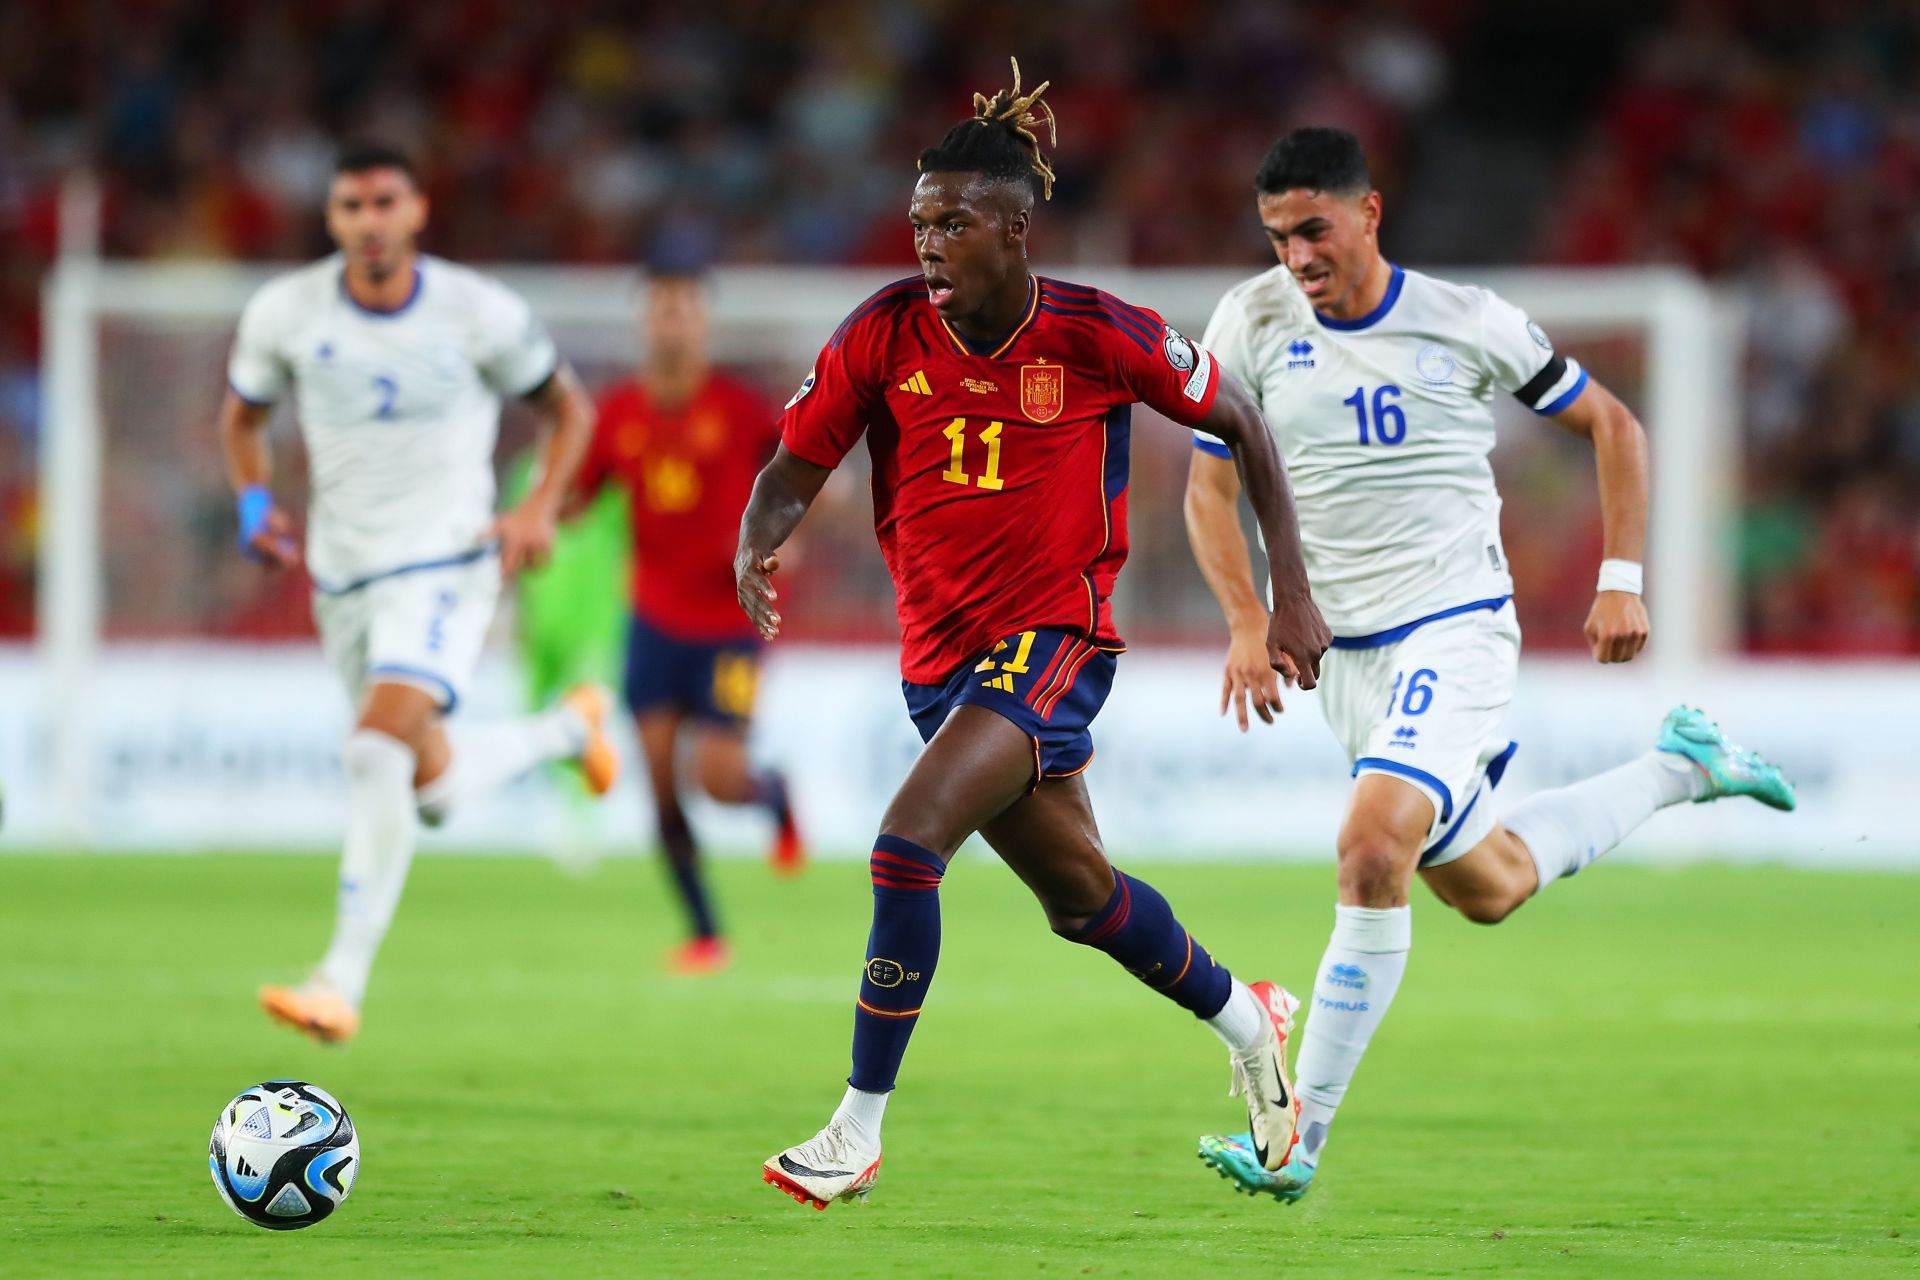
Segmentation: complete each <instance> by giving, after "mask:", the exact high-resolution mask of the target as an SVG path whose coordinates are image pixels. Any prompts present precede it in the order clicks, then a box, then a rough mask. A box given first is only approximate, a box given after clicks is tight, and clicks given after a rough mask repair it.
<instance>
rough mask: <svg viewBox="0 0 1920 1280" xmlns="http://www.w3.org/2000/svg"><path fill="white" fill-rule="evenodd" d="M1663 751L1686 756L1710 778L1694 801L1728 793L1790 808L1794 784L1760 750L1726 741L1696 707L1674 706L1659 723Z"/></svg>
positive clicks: (1771, 806)
mask: <svg viewBox="0 0 1920 1280" xmlns="http://www.w3.org/2000/svg"><path fill="white" fill-rule="evenodd" d="M1655 745H1656V746H1657V747H1658V748H1659V749H1660V750H1661V751H1670V752H1672V753H1673V754H1674V755H1677V756H1685V757H1686V758H1687V759H1688V760H1691V761H1692V762H1693V764H1694V766H1695V767H1696V768H1698V769H1699V770H1700V772H1701V773H1703V774H1705V775H1706V777H1707V793H1706V794H1705V795H1703V796H1697V797H1695V799H1694V803H1695V804H1705V803H1706V802H1707V801H1709V800H1719V799H1722V798H1723V797H1726V796H1752V797H1753V798H1754V799H1755V800H1758V801H1759V802H1760V803H1761V804H1764V805H1766V806H1767V807H1768V808H1770V809H1783V810H1791V809H1792V808H1793V806H1794V804H1795V800H1794V795H1793V784H1792V783H1791V782H1788V781H1787V780H1786V778H1785V777H1784V776H1783V775H1782V774H1781V772H1780V770H1779V769H1778V768H1776V767H1775V766H1774V765H1771V764H1768V763H1767V762H1766V761H1765V760H1763V759H1762V758H1761V757H1760V755H1759V753H1758V752H1754V751H1743V750H1741V749H1740V748H1739V747H1737V746H1735V745H1734V744H1733V743H1731V742H1728V741H1727V737H1726V735H1725V734H1723V733H1721V732H1720V727H1719V726H1718V725H1716V724H1714V722H1713V721H1711V720H1709V719H1707V713H1706V712H1704V711H1701V710H1700V709H1699V708H1697V707H1675V708H1674V709H1673V710H1671V711H1669V712H1667V718H1666V719H1665V720H1662V721H1661V722H1660V740H1659V742H1658V743H1656V744H1655Z"/></svg>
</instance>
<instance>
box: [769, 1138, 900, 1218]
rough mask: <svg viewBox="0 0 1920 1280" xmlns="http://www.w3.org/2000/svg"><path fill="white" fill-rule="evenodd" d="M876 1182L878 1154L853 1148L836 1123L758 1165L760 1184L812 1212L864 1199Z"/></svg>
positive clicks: (852, 1143) (878, 1167)
mask: <svg viewBox="0 0 1920 1280" xmlns="http://www.w3.org/2000/svg"><path fill="white" fill-rule="evenodd" d="M879 1179H880V1153H879V1152H878V1151H863V1150H861V1149H860V1148H858V1147H856V1146H855V1145H854V1142H853V1139H852V1138H851V1137H849V1136H848V1135H847V1131H846V1130H845V1129H843V1128H841V1127H840V1123H839V1122H838V1121H835V1122H833V1123H832V1124H829V1125H828V1126H827V1127H826V1128H824V1129H822V1130H821V1131H820V1132H818V1133H816V1134H814V1135H813V1137H811V1138H809V1139H807V1140H806V1141H805V1142H803V1143H801V1144H800V1145H799V1146H797V1147H788V1148H787V1149H786V1150H785V1151H782V1152H781V1153H780V1154H779V1155H777V1156H775V1157H773V1159H771V1160H769V1161H767V1162H766V1163H765V1164H764V1165H762V1166H760V1180H761V1181H762V1182H765V1183H768V1184H770V1185H772V1186H775V1187H778V1188H780V1190H782V1191H784V1192H786V1193H787V1194H788V1195H790V1196H792V1197H793V1198H794V1199H795V1200H798V1201H799V1202H800V1203H801V1204H810V1205H812V1206H813V1207H814V1208H816V1209H824V1208H826V1207H827V1206H828V1205H829V1204H832V1203H833V1202H834V1201H835V1200H865V1199H866V1198H867V1192H869V1191H871V1190H873V1184H874V1183H875V1182H877V1181H879Z"/></svg>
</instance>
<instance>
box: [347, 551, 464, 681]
mask: <svg viewBox="0 0 1920 1280" xmlns="http://www.w3.org/2000/svg"><path fill="white" fill-rule="evenodd" d="M499 598H500V560H499V557H498V556H495V555H492V554H486V555H481V556H478V557H477V558H475V559H472V560H469V561H466V562H464V563H458V564H451V565H447V564H441V565H434V566H429V567H424V568H418V569H402V570H400V571H397V572H394V573H389V574H386V575H384V576H382V577H378V578H375V579H374V580H373V581H371V582H367V583H365V584H363V585H361V586H358V587H355V588H354V589H353V590H351V591H345V592H341V593H339V594H335V595H329V594H324V593H316V594H315V595H314V598H313V618H314V622H315V624H316V625H317V626H318V628H319V630H320V645H321V648H322V649H323V650H325V652H326V655H327V661H328V662H330V663H331V664H332V665H333V669H334V670H335V671H336V672H338V673H339V676H340V681H341V683H342V684H344V685H345V686H346V690H347V697H348V698H349V699H351V700H352V701H353V702H354V703H355V704H356V705H357V704H358V703H359V700H360V697H361V695H362V694H363V693H364V692H365V691H366V688H367V685H368V684H370V683H373V682H376V681H392V682H397V683H400V684H410V685H414V686H416V687H418V688H420V689H422V690H425V691H426V692H427V693H429V694H431V695H432V696H433V698H434V700H435V701H436V702H437V703H438V704H439V706H440V709H441V710H442V711H452V710H453V709H454V708H455V707H456V706H458V705H459V702H460V699H461V697H462V696H464V695H465V693H466V691H467V689H468V687H469V685H470V684H471V683H472V680H473V672H474V668H475V667H476V666H478V665H479V662H480V651H481V649H482V648H483V647H484V645H485V644H486V639H487V628H488V627H490V626H492V624H493V611H494V606H495V604H496V603H498V601H499Z"/></svg>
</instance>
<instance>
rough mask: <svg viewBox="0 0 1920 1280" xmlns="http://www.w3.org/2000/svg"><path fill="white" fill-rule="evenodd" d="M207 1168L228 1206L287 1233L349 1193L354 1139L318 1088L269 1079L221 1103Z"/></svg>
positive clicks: (356, 1157) (356, 1156)
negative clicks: (230, 1100)
mask: <svg viewBox="0 0 1920 1280" xmlns="http://www.w3.org/2000/svg"><path fill="white" fill-rule="evenodd" d="M207 1167H208V1168H209V1169H211V1170H212V1171H213V1185H214V1187H215V1189H216V1190H218V1191H219V1192H220V1198H221V1199H222V1200H225V1201H226V1202H227V1207H228V1208H230V1209H232V1210H233V1211H234V1212H235V1213H237V1214H239V1215H240V1216H241V1217H243V1218H245V1219H246V1220H247V1221H248V1222H251V1223H253V1224H254V1225H255V1226H258V1227H268V1228H270V1229H272V1230H274V1231H293V1230H296V1229H298V1228H300V1227H310V1226H312V1225H313V1224H314V1223H316V1222H318V1221H320V1219H322V1218H324V1217H326V1216H327V1215H328V1214H330V1213H332V1212H333V1211H334V1209H335V1208H337V1207H338V1206H339V1204H340V1202H341V1201H342V1200H345V1199H346V1198H347V1192H349V1191H351V1190H353V1179H354V1175H355V1174H357V1173H359V1172H360V1138H359V1135H358V1134H356V1133H355V1132H354V1129H353V1120H352V1118H351V1117H349V1116H348V1115H347V1109H346V1108H345V1107H343V1106H341V1105H340V1103H339V1101H338V1100H337V1099H335V1098H334V1096H333V1095H332V1094H330V1093H328V1092H327V1091H326V1090H325V1089H321V1088H318V1087H317V1086H314V1085H310V1084H308V1083H306V1082H305V1081H303V1080H269V1081H267V1082H266V1083H264V1084H257V1085H255V1086H253V1088H251V1089H248V1090H247V1091H246V1092H244V1093H242V1094H241V1095H240V1096H239V1097H237V1098H235V1099H234V1100H233V1101H232V1102H229V1103H228V1104H227V1105H226V1106H224V1107H222V1108H220V1118H219V1119H217V1120H215V1121H214V1122H213V1140H212V1141H211V1142H209V1143H208V1144H207Z"/></svg>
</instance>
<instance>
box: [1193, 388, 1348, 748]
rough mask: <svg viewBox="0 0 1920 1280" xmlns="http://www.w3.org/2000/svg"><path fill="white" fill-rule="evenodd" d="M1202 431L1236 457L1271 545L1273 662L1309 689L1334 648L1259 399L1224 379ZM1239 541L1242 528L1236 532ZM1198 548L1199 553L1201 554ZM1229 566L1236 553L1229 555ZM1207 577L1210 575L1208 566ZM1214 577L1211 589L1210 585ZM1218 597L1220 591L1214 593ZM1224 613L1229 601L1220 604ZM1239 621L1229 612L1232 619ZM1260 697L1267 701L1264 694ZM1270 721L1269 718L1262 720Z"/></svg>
mask: <svg viewBox="0 0 1920 1280" xmlns="http://www.w3.org/2000/svg"><path fill="white" fill-rule="evenodd" d="M1196 426H1197V427H1198V428H1199V430H1201V431H1204V432H1206V433H1207V434H1208V435H1211V436H1214V437H1216V438H1217V439H1219V440H1220V441H1221V443H1223V444H1225V445H1226V446H1227V449H1228V451H1229V452H1230V453H1231V454H1232V455H1233V457H1232V469H1233V471H1234V473H1235V476H1236V478H1237V480H1238V481H1239V483H1240V485H1241V486H1242V487H1244V488H1245V490H1246V493H1247V500H1248V502H1249V503H1251V504H1252V506H1253V514H1254V518H1255V519H1256V520H1258V521H1259V523H1260V534H1261V537H1262V538H1263V539H1264V540H1265V542H1266V547H1267V561H1268V565H1269V569H1270V577H1271V580H1272V583H1273V617H1272V618H1271V620H1270V621H1269V622H1268V624H1267V637H1266V640H1267V660H1268V662H1269V663H1270V664H1271V666H1272V669H1273V670H1275V671H1278V672H1280V673H1281V674H1283V675H1284V676H1286V677H1287V680H1288V681H1289V683H1297V684H1298V685H1299V686H1300V687H1301V688H1302V689H1311V688H1313V687H1314V685H1315V684H1317V683H1318V682H1319V678H1320V656H1321V655H1322V654H1324V653H1325V652H1326V651H1327V646H1328V645H1330V644H1331V643H1333V633H1332V631H1330V630H1329V629H1328V627H1327V624H1326V621H1325V619H1323V618H1322V617H1321V616H1320V610H1319V608H1318V607H1317V606H1316V605H1315V604H1314V603H1313V595H1312V593H1311V592H1310V591H1309V590H1308V587H1307V569H1306V563H1305V561H1304V559H1303V558H1302V555H1301V551H1300V525H1299V521H1298V519H1297V518H1296V516H1295V513H1294V509H1293V494H1292V491H1291V490H1290V489H1289V488H1288V487H1287V473H1286V467H1285V465H1284V464H1283V463H1282V462H1281V461H1280V450H1279V447H1278V446H1276V445H1275V444H1274V442H1273V434H1272V432H1270V431H1268V430H1267V424H1266V422H1265V420H1264V419H1262V418H1261V416H1260V410H1259V409H1258V408H1257V407H1256V406H1255V405H1254V403H1253V398H1252V397H1251V396H1249V395H1248V394H1247V392H1246V390H1245V388H1243V387H1241V386H1240V384H1239V383H1237V382H1235V381H1234V380H1233V379H1232V378H1223V379H1222V380H1221V383H1220V392H1219V395H1218V396H1217V397H1216V399H1215V400H1214V403H1213V407H1212V408H1211V409H1210V410H1208V412H1207V416H1206V417H1205V418H1202V419H1201V420H1200V421H1199V422H1198V423H1197V424H1196ZM1235 533H1236V536H1238V529H1237V528H1236V530H1235ZM1198 551H1199V549H1198V548H1197V547H1196V554H1198ZM1239 552H1240V558H1241V564H1240V569H1239V576H1240V577H1241V578H1243V579H1244V578H1249V577H1250V576H1251V575H1250V573H1249V571H1248V569H1247V567H1246V543H1245V541H1244V539H1242V540H1241V542H1240V546H1239ZM1225 554H1226V556H1227V557H1228V558H1229V559H1230V556H1231V549H1230V548H1229V549H1228V551H1227V552H1226V553H1225ZM1202 572H1203V573H1205V572H1206V569H1205V566H1204V564H1203V566H1202ZM1212 581H1213V579H1212V577H1211V576H1209V578H1208V582H1209V584H1210V585H1211V584H1212ZM1216 594H1217V589H1216ZM1221 603H1222V607H1223V608H1225V607H1227V601H1226V600H1222V602H1221ZM1232 616H1233V615H1232V614H1231V613H1230V614H1229V617H1230V618H1231V617H1232ZM1272 692H1273V697H1272V700H1271V703H1270V705H1271V706H1272V707H1273V709H1275V710H1278V708H1279V691H1278V690H1277V689H1275V690H1273V691H1272ZM1260 696H1265V695H1264V691H1263V693H1262V694H1261V695H1260ZM1262 718H1263V719H1264V718H1267V717H1266V716H1263V717H1262Z"/></svg>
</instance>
